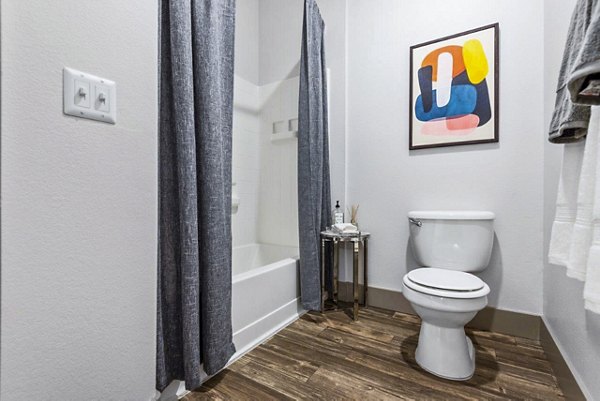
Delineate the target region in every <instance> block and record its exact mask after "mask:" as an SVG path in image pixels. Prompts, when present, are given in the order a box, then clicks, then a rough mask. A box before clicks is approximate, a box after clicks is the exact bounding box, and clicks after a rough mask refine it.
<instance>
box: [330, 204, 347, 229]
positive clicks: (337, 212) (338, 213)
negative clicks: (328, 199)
mask: <svg viewBox="0 0 600 401" xmlns="http://www.w3.org/2000/svg"><path fill="white" fill-rule="evenodd" d="M332 214H333V224H342V223H343V222H344V212H343V210H342V207H341V206H340V201H335V208H334V209H333V213H332Z"/></svg>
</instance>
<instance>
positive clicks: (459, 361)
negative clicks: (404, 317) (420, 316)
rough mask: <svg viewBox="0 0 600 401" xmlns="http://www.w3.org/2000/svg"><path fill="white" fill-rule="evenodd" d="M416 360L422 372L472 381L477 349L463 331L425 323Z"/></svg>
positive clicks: (422, 325)
mask: <svg viewBox="0 0 600 401" xmlns="http://www.w3.org/2000/svg"><path fill="white" fill-rule="evenodd" d="M415 358H416V360H417V363H418V364H419V366H420V367H421V368H423V370H425V371H427V372H429V373H431V374H433V375H435V376H439V377H441V378H444V379H448V380H457V381H464V380H469V379H470V378H471V377H473V373H474V372H475V348H474V347H473V342H472V341H471V339H470V338H469V337H467V335H466V334H465V330H464V328H463V327H460V328H457V327H439V326H435V325H432V324H430V323H427V322H422V324H421V332H420V334H419V345H418V346H417V350H416V352H415Z"/></svg>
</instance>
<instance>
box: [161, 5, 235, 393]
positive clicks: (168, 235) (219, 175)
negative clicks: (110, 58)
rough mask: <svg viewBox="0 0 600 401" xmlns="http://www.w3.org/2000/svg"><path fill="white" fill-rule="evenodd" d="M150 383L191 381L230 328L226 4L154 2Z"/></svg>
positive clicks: (221, 347) (229, 15)
mask: <svg viewBox="0 0 600 401" xmlns="http://www.w3.org/2000/svg"><path fill="white" fill-rule="evenodd" d="M161 7H162V9H161V42H160V43H161V49H160V70H161V81H160V93H161V99H160V119H159V120H160V127H159V129H160V132H159V137H160V216H159V219H160V226H159V229H160V231H159V266H158V311H157V312H158V313H157V360H156V387H157V389H159V390H163V389H164V388H166V387H167V386H168V385H169V383H171V381H173V380H185V385H186V388H187V389H194V388H197V387H199V386H200V385H201V380H202V372H203V370H204V371H205V372H206V373H207V374H208V375H212V374H214V373H216V372H217V371H219V370H220V369H221V368H223V366H225V364H226V363H227V361H228V360H229V358H230V357H231V356H232V355H233V353H234V352H235V348H234V345H233V340H232V334H233V333H232V326H231V324H232V323H231V287H232V274H231V157H232V156H231V142H232V113H233V68H234V66H233V56H234V55H233V49H234V27H235V1H234V0H206V1H198V2H191V3H186V2H177V1H169V0H163V1H162V4H161Z"/></svg>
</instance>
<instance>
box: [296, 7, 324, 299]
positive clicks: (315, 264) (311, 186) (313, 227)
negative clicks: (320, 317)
mask: <svg viewBox="0 0 600 401" xmlns="http://www.w3.org/2000/svg"><path fill="white" fill-rule="evenodd" d="M324 31H325V24H324V22H323V19H322V18H321V14H320V12H319V7H318V6H317V3H316V1H315V0H305V2H304V22H303V26H302V56H301V59H300V96H299V107H298V216H299V219H298V221H299V223H300V224H299V226H300V287H301V294H302V295H301V299H302V306H303V307H304V308H305V309H308V310H318V309H320V307H321V285H320V276H321V275H320V274H319V272H320V245H319V244H320V240H319V237H320V232H321V231H323V230H325V228H326V226H328V225H330V224H331V193H330V192H331V191H330V182H329V138H328V135H329V133H328V121H327V118H328V114H327V113H328V111H327V70H326V64H325V49H324V39H325V35H324ZM330 273H331V272H329V271H328V272H327V276H330Z"/></svg>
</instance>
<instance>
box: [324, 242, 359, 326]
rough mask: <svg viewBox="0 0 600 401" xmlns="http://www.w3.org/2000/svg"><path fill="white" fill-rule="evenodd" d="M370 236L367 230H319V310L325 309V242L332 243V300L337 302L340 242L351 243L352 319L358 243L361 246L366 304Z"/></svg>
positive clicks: (356, 313)
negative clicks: (338, 231)
mask: <svg viewBox="0 0 600 401" xmlns="http://www.w3.org/2000/svg"><path fill="white" fill-rule="evenodd" d="M370 236H371V234H370V233H368V232H358V233H356V234H338V233H335V232H332V231H321V312H324V311H325V300H326V299H327V298H328V294H326V291H325V244H326V243H327V242H332V243H333V294H331V295H332V297H331V298H333V302H334V303H336V304H337V302H338V278H339V268H340V246H339V244H340V242H351V243H352V250H353V252H352V254H353V262H352V268H353V274H352V288H353V291H352V293H353V300H354V306H353V308H352V317H353V319H354V320H357V319H358V256H359V252H360V245H361V244H362V246H363V258H364V259H363V266H364V276H365V277H364V286H363V298H364V304H363V305H367V288H368V287H367V269H368V255H369V237H370Z"/></svg>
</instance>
